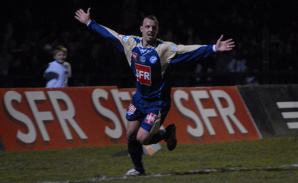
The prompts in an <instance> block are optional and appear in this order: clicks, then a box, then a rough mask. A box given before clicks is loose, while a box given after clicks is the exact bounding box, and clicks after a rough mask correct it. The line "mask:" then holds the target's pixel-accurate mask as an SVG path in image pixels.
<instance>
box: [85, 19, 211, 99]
mask: <svg viewBox="0 0 298 183" xmlns="http://www.w3.org/2000/svg"><path fill="white" fill-rule="evenodd" d="M88 27H89V28H91V29H92V30H94V31H95V32H97V33H98V34H100V35H101V36H103V37H104V38H107V39H108V40H109V41H110V42H112V43H113V44H114V45H115V46H116V47H117V48H118V49H119V50H120V51H122V52H123V53H125V55H126V58H127V61H128V63H129V65H130V67H131V69H132V70H133V72H134V74H135V76H136V79H137V92H136V94H138V95H140V96H141V98H142V99H144V100H147V101H148V100H149V101H150V100H158V99H161V100H163V99H168V98H169V97H170V93H171V87H170V84H169V82H168V80H167V75H168V72H167V68H168V67H169V65H170V64H172V63H178V62H189V61H198V60H200V59H201V58H203V57H207V56H209V55H211V54H212V53H214V51H213V48H212V47H213V45H177V44H175V43H173V42H164V41H162V40H159V39H157V40H156V41H155V43H154V44H152V45H151V46H150V47H146V48H145V47H143V45H142V37H138V36H132V35H129V36H128V35H121V34H118V33H117V32H115V31H114V30H111V29H110V28H107V27H105V26H102V25H99V24H97V23H96V22H95V21H94V20H92V21H91V22H90V23H89V24H88Z"/></svg>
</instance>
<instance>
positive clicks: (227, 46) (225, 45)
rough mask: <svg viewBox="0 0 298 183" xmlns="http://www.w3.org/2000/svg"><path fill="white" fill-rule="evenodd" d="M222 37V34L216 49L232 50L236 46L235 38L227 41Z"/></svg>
mask: <svg viewBox="0 0 298 183" xmlns="http://www.w3.org/2000/svg"><path fill="white" fill-rule="evenodd" d="M222 39H223V35H221V36H220V38H219V39H218V40H217V42H216V44H215V50H216V51H231V50H232V49H233V48H234V47H235V42H234V41H233V39H228V40H225V41H222Z"/></svg>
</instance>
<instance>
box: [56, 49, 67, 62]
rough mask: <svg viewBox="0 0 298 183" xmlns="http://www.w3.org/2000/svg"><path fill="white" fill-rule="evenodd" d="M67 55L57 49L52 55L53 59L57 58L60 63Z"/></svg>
mask: <svg viewBox="0 0 298 183" xmlns="http://www.w3.org/2000/svg"><path fill="white" fill-rule="evenodd" d="M66 57H67V55H66V53H65V52H64V51H59V52H57V54H56V55H55V56H54V59H55V60H57V61H58V62H60V63H63V62H64V61H65V59H66Z"/></svg>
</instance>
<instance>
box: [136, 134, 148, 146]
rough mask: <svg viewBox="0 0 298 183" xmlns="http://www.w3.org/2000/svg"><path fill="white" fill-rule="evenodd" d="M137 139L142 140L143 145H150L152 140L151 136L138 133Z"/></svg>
mask: <svg viewBox="0 0 298 183" xmlns="http://www.w3.org/2000/svg"><path fill="white" fill-rule="evenodd" d="M137 140H138V141H139V142H140V144H142V145H149V142H150V138H149V136H144V135H143V136H142V135H138V136H137Z"/></svg>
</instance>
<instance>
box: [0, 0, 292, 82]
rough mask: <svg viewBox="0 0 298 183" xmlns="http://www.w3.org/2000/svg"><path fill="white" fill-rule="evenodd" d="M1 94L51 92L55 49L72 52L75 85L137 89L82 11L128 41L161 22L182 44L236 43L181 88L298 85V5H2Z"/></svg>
mask: <svg viewBox="0 0 298 183" xmlns="http://www.w3.org/2000/svg"><path fill="white" fill-rule="evenodd" d="M0 7H1V9H0V12H1V15H0V17H1V24H0V31H1V32H0V43H1V52H0V87H1V88H14V87H44V86H45V80H44V79H43V78H42V74H43V72H44V70H45V69H46V67H47V63H48V62H51V61H52V60H53V58H52V54H51V51H52V48H54V47H55V46H57V45H60V44H62V45H64V46H66V47H67V48H68V59H67V61H68V62H70V64H71V65H72V71H73V77H72V78H71V80H70V82H69V84H70V86H107V85H116V86H118V87H134V86H135V78H134V76H133V73H132V71H131V70H130V67H129V66H128V64H127V61H126V59H125V56H124V54H123V53H121V52H120V51H118V50H117V49H116V48H115V47H114V46H113V45H112V44H111V43H109V42H108V41H106V40H104V39H103V38H101V37H100V36H99V35H98V34H96V33H95V32H92V31H90V30H88V28H87V27H86V26H85V25H83V24H81V23H79V22H78V21H77V20H76V19H75V18H74V14H75V11H76V10H77V9H79V8H82V9H84V10H85V11H86V10H87V8H88V7H91V17H92V18H93V19H95V20H96V21H97V22H98V23H99V24H102V25H105V26H107V27H110V28H112V29H114V30H115V31H117V32H119V33H121V34H127V35H140V32H139V25H140V22H141V20H142V19H143V17H144V16H145V15H148V14H153V15H155V16H156V17H157V18H158V19H159V22H160V32H159V35H158V37H159V38H160V39H163V40H166V41H172V42H175V43H177V44H214V43H215V42H216V40H217V39H218V38H219V36H220V35H221V34H224V36H225V39H228V38H233V39H234V40H235V42H236V48H235V49H234V50H233V51H232V52H225V53H216V54H213V55H212V56H211V57H209V58H207V59H205V60H203V61H201V62H199V63H189V64H176V65H174V67H173V70H174V72H173V74H172V78H173V86H227V85H260V84H297V83H298V72H297V71H298V64H297V61H298V34H297V30H298V25H297V24H298V23H297V17H298V16H297V11H298V1H297V0H286V1H285V0H241V1H240V0H209V1H206V0H204V1H202V0H183V1H182V0H180V1H177V0H176V1H175V0H171V1H170V0H158V1H157V0H151V1H144V0H109V1H101V0H73V1H71V0H27V1H20V0H9V1H1V2H0Z"/></svg>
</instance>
